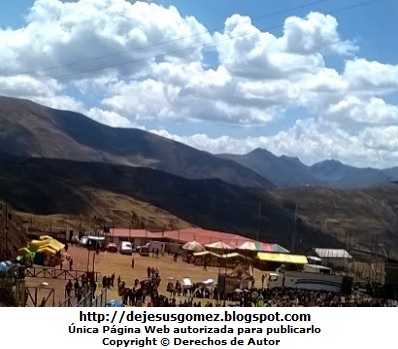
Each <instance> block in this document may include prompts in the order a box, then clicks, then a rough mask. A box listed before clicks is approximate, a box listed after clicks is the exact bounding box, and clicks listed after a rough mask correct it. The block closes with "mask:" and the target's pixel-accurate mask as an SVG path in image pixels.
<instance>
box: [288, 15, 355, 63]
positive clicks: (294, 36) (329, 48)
mask: <svg viewBox="0 0 398 349" xmlns="http://www.w3.org/2000/svg"><path fill="white" fill-rule="evenodd" d="M337 27H338V22H337V20H336V18H335V17H333V16H331V15H324V14H322V13H319V12H311V13H309V14H308V15H307V17H306V18H305V19H304V18H299V17H296V16H293V17H289V18H287V19H286V21H285V25H284V30H283V32H284V35H283V38H282V40H283V42H284V43H285V45H286V50H287V51H288V52H292V53H297V54H302V55H308V54H317V53H324V52H325V53H329V52H331V53H337V54H343V55H346V54H351V53H353V52H355V51H356V50H357V49H358V48H357V47H356V46H355V45H354V44H353V43H351V42H349V41H342V40H341V38H340V36H339V34H338V31H337Z"/></svg>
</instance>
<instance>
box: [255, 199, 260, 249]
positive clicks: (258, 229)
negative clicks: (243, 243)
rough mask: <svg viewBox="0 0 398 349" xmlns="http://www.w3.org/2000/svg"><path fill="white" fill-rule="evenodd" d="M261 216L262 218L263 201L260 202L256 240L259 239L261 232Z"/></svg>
mask: <svg viewBox="0 0 398 349" xmlns="http://www.w3.org/2000/svg"><path fill="white" fill-rule="evenodd" d="M260 218H261V201H260V202H259V204H258V217H257V233H256V241H258V236H259V233H260Z"/></svg>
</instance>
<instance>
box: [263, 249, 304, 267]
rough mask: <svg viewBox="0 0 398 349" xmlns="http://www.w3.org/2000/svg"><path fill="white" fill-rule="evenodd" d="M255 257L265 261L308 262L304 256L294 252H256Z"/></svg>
mask: <svg viewBox="0 0 398 349" xmlns="http://www.w3.org/2000/svg"><path fill="white" fill-rule="evenodd" d="M257 258H258V259H259V260H260V261H267V262H278V263H292V264H308V260H307V257H306V256H302V255H295V254H286V253H268V252H258V253H257Z"/></svg>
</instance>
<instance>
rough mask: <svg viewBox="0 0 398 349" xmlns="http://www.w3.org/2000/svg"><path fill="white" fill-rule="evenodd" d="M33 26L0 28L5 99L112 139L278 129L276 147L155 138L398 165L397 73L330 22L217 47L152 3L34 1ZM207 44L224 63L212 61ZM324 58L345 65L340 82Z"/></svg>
mask: <svg viewBox="0 0 398 349" xmlns="http://www.w3.org/2000/svg"><path fill="white" fill-rule="evenodd" d="M26 20H27V22H26V25H25V26H24V27H21V28H18V29H15V30H13V29H1V28H0V94H4V95H10V96H15V97H23V98H29V99H33V100H34V101H36V102H39V103H43V104H45V105H48V106H51V107H55V108H61V109H70V110H73V111H79V112H83V113H86V114H88V116H89V117H91V118H93V119H94V120H97V121H99V122H102V123H105V124H108V125H111V126H115V127H131V126H136V125H137V124H139V125H141V127H145V124H146V122H147V121H148V120H160V121H167V122H170V121H179V122H180V121H181V122H182V121H185V122H186V124H187V125H189V123H191V125H192V126H191V127H192V130H194V128H195V123H196V122H197V121H200V122H202V123H204V125H209V127H211V125H212V123H213V122H217V123H218V125H220V124H223V123H224V124H228V125H229V126H230V125H240V126H241V125H244V126H245V127H246V130H247V129H248V128H250V127H257V126H258V125H261V126H264V125H267V124H269V123H271V122H272V123H274V124H273V125H272V126H273V128H274V129H276V131H275V132H274V133H275V134H274V135H272V136H267V137H265V136H259V137H245V138H234V137H231V136H229V135H228V134H221V135H220V136H219V137H215V138H210V137H208V136H207V135H206V134H195V132H194V131H192V132H191V134H192V136H189V137H181V136H178V135H175V134H174V132H173V130H172V129H170V130H168V131H165V130H163V131H156V132H157V133H160V134H163V135H165V136H167V137H169V138H172V139H176V140H179V141H182V142H184V143H187V144H190V145H192V146H195V147H198V148H200V149H205V150H209V151H211V152H216V153H218V152H237V153H244V152H247V151H250V150H252V149H253V148H256V147H265V148H269V150H271V151H273V152H275V153H276V154H282V153H286V154H288V155H297V156H299V157H300V158H302V159H304V160H305V161H307V162H313V161H318V160H322V159H323V158H325V157H336V158H339V159H341V160H347V161H350V162H353V163H358V162H363V163H372V164H378V165H380V164H382V163H383V161H384V162H385V163H387V162H388V163H391V162H392V161H393V160H394V159H395V160H394V161H397V160H398V155H397V156H396V154H397V153H398V149H397V144H396V141H395V139H397V134H396V124H397V123H398V119H397V118H398V107H397V106H396V105H394V104H393V103H392V102H389V103H388V102H386V100H385V99H384V98H385V96H386V95H387V94H388V93H391V92H395V91H397V90H398V65H392V64H384V63H381V62H376V61H368V60H367V59H366V58H363V57H355V58H352V54H354V53H355V54H358V52H359V50H358V47H357V46H356V45H355V44H354V43H353V42H352V41H349V40H345V39H343V38H342V36H341V35H340V33H339V31H338V28H339V27H338V21H337V19H336V18H335V17H333V16H331V15H325V14H322V13H317V12H312V13H310V14H308V15H307V16H305V17H303V18H300V17H289V18H287V19H286V20H285V21H284V26H283V32H282V34H281V35H280V36H278V35H275V34H272V33H270V32H266V31H263V30H261V29H259V28H257V27H256V26H254V25H253V23H252V22H251V20H250V18H249V17H245V16H241V15H239V14H235V15H232V16H231V17H229V18H227V19H226V21H225V26H224V28H223V30H222V31H221V32H219V33H214V34H213V35H211V34H209V33H206V28H205V26H204V25H203V24H201V23H200V22H199V21H198V20H197V19H196V18H194V17H183V16H182V15H181V14H180V13H179V12H178V10H177V9H176V8H175V7H173V6H171V7H165V6H160V5H157V4H155V3H153V2H144V1H125V0H103V1H96V0H80V1H59V0H36V1H35V2H34V5H33V7H32V8H31V10H30V13H29V15H28V16H27V19H26ZM199 33H201V34H199ZM184 37H185V39H181V38H184ZM180 39H181V40H180ZM209 43H213V46H212V47H213V52H212V54H214V53H216V56H215V57H214V56H213V55H212V56H211V57H212V58H211V60H210V61H209V60H208V58H207V56H205V55H204V48H203V47H204V46H206V45H207V44H209ZM206 50H209V48H208V47H206ZM327 56H329V57H330V56H333V57H334V58H336V59H340V60H341V59H345V60H346V61H345V67H344V70H343V72H342V73H340V72H339V71H338V70H336V69H334V68H332V67H329V66H328V65H327V62H328V61H329V60H328V59H325V58H326V57H327ZM109 66H114V67H113V68H111V69H102V68H104V67H109ZM51 67H56V68H53V69H46V68H51ZM87 70H90V71H91V72H90V73H88V74H82V75H80V74H79V73H80V72H82V71H87ZM26 72H33V73H34V74H33V73H32V74H30V76H27V75H26V74H25V75H24V74H23V73H26ZM53 77H55V78H53ZM71 91H72V92H71ZM76 91H77V92H76ZM86 100H89V101H90V107H88V106H87V105H85V101H86ZM95 100H98V104H97V105H94V106H93V101H95ZM94 104H95V103H94ZM298 109H299V110H300V115H297V116H296V119H297V118H299V117H301V115H303V117H302V118H303V120H297V121H296V123H295V124H294V126H292V127H290V128H286V126H285V125H284V123H283V121H284V116H285V115H286V112H290V115H291V114H292V111H296V110H298ZM276 125H277V126H276ZM383 132H385V134H384V136H382V134H383ZM379 138H380V139H379ZM387 151H390V154H387V153H386V152H387ZM383 159H387V160H383Z"/></svg>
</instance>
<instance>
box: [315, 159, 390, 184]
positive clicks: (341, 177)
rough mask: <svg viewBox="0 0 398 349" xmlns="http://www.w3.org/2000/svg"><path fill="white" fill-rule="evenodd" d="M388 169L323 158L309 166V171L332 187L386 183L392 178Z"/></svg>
mask: <svg viewBox="0 0 398 349" xmlns="http://www.w3.org/2000/svg"><path fill="white" fill-rule="evenodd" d="M391 171H392V169H390V170H378V169H375V168H370V167H368V168H358V167H353V166H348V165H345V164H342V163H341V162H340V161H336V160H325V161H322V162H319V163H316V164H314V165H312V166H311V168H310V172H311V174H312V175H314V176H315V177H316V178H318V179H319V180H321V181H323V182H325V183H327V184H328V186H330V187H334V188H367V187H373V186H378V185H380V184H383V183H388V182H390V181H391V180H393V179H394V175H393V173H391V174H388V172H391Z"/></svg>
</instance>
